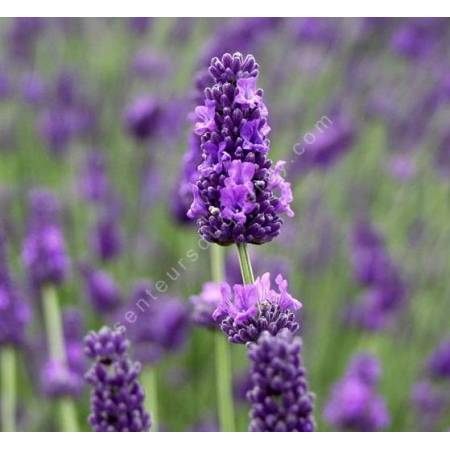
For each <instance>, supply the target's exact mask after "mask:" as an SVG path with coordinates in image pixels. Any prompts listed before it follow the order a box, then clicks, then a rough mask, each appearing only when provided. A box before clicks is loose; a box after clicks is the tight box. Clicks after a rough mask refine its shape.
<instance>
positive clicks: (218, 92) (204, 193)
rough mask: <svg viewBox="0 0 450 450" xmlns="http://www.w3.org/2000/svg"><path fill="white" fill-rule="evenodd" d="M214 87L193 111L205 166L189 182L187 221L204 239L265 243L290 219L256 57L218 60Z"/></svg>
mask: <svg viewBox="0 0 450 450" xmlns="http://www.w3.org/2000/svg"><path fill="white" fill-rule="evenodd" d="M209 72H210V74H211V75H212V77H213V79H214V82H215V84H214V85H213V86H212V87H207V88H206V89H205V99H204V104H203V105H199V106H197V107H196V108H195V113H196V116H197V122H196V123H195V126H194V130H195V133H196V134H197V135H199V136H200V140H201V144H200V148H201V151H202V157H203V162H202V163H201V164H200V165H199V166H198V168H197V170H198V175H199V176H198V179H197V180H196V181H195V182H193V184H192V193H193V197H194V198H193V202H192V205H191V208H190V209H189V211H188V217H190V218H191V219H196V220H197V226H198V230H199V233H200V235H201V236H202V237H203V238H204V239H205V240H207V241H209V242H215V243H217V244H220V245H229V244H234V243H237V244H242V243H249V244H264V243H266V242H269V241H271V240H272V239H273V238H274V237H276V236H277V235H278V233H279V230H280V227H281V224H282V220H281V218H280V214H283V213H284V214H286V215H288V216H289V217H292V216H293V214H294V213H293V212H292V210H291V208H290V206H289V204H290V203H291V201H292V191H291V187H290V184H289V183H287V182H286V181H285V180H284V178H283V177H282V176H281V171H282V169H283V164H284V163H283V162H281V161H280V162H278V163H277V164H276V165H275V166H274V167H272V161H271V160H270V159H269V157H268V152H269V148H270V141H269V138H268V136H269V132H270V127H269V125H268V121H267V119H268V111H267V108H266V106H265V105H264V102H263V92H262V90H261V89H258V88H257V86H256V81H257V76H258V64H257V63H256V61H255V59H254V58H253V56H251V55H247V56H246V57H245V58H244V57H243V56H242V55H241V54H240V53H235V54H234V55H230V54H228V53H226V54H225V55H223V56H222V58H221V59H219V58H213V60H212V61H211V66H210V68H209Z"/></svg>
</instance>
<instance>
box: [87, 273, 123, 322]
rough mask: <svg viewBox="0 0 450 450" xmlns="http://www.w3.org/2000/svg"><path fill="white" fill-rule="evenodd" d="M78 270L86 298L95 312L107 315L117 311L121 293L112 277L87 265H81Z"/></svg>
mask: <svg viewBox="0 0 450 450" xmlns="http://www.w3.org/2000/svg"><path fill="white" fill-rule="evenodd" d="M80 270H81V274H82V275H83V277H84V282H85V289H86V296H87V298H88V299H89V301H90V303H91V305H92V307H93V308H94V309H95V311H97V312H99V313H103V314H108V313H112V312H114V311H115V310H117V309H118V308H119V306H120V304H121V293H120V289H119V287H118V286H117V284H116V282H115V281H114V279H113V278H112V276H111V275H110V274H108V273H107V272H105V271H103V270H98V269H94V268H93V267H92V266H90V265H89V264H82V265H81V266H80Z"/></svg>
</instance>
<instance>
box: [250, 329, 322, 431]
mask: <svg viewBox="0 0 450 450" xmlns="http://www.w3.org/2000/svg"><path fill="white" fill-rule="evenodd" d="M301 347H302V341H301V339H300V338H299V337H294V336H293V334H292V333H291V332H290V331H289V330H287V329H283V330H281V331H280V333H278V334H277V335H276V336H273V335H272V334H271V333H269V332H268V331H263V332H262V333H261V335H260V337H259V338H258V341H257V343H251V344H249V347H248V356H249V359H250V360H251V364H252V368H251V380H252V384H253V387H252V389H251V390H250V391H249V392H248V394H247V397H248V399H249V401H250V403H251V406H252V408H251V411H250V424H249V431H255V432H258V431H266V432H267V431H279V432H284V431H290V432H294V431H300V432H309V431H314V428H315V424H314V417H313V408H314V395H313V394H312V393H311V392H310V391H309V387H308V382H307V380H306V376H305V368H304V366H303V361H302V358H301V356H300V351H301Z"/></svg>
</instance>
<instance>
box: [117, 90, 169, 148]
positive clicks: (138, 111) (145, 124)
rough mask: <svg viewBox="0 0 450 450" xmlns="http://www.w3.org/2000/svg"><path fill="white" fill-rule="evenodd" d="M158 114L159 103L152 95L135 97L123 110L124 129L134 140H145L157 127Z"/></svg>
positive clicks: (159, 113)
mask: <svg viewBox="0 0 450 450" xmlns="http://www.w3.org/2000/svg"><path fill="white" fill-rule="evenodd" d="M160 115H161V108H160V105H159V103H158V102H157V101H156V100H155V99H154V98H153V97H142V98H137V99H136V100H135V101H134V102H133V103H132V104H131V105H130V106H129V107H128V109H127V110H126V111H125V116H124V121H125V126H126V129H127V131H128V132H129V133H130V134H131V135H132V136H133V137H134V138H135V139H136V140H138V141H145V140H147V139H149V138H150V137H152V136H153V135H154V134H155V132H156V130H157V129H158V122H159V119H160Z"/></svg>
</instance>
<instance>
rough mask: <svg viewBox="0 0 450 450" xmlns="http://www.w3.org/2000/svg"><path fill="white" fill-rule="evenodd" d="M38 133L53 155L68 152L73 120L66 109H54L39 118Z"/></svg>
mask: <svg viewBox="0 0 450 450" xmlns="http://www.w3.org/2000/svg"><path fill="white" fill-rule="evenodd" d="M37 120H38V122H37V127H38V132H39V134H40V136H41V138H42V139H43V141H44V142H45V143H46V144H47V146H48V148H49V150H50V151H52V152H53V153H61V152H64V151H66V150H67V148H68V145H69V142H70V140H71V138H72V135H73V134H72V130H73V128H72V118H71V116H70V114H69V111H68V110H66V109H64V108H59V107H57V108H52V109H49V110H47V111H44V112H43V113H41V114H40V115H39V116H38V119H37Z"/></svg>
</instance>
